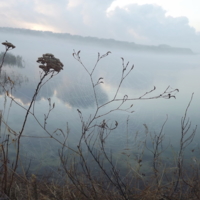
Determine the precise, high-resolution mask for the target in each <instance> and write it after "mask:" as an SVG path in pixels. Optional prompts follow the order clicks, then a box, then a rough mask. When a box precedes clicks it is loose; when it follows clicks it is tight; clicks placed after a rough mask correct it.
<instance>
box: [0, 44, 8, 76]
mask: <svg viewBox="0 0 200 200" xmlns="http://www.w3.org/2000/svg"><path fill="white" fill-rule="evenodd" d="M8 50H9V48H8V47H6V51H5V52H4V54H3V58H2V62H1V65H0V76H1V70H2V67H3V63H4V59H5V56H6V53H7V52H8Z"/></svg>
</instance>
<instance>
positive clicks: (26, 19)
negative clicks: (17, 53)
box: [0, 0, 200, 52]
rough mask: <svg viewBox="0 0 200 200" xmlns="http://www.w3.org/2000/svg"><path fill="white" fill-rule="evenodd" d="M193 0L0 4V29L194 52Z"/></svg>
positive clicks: (199, 19)
mask: <svg viewBox="0 0 200 200" xmlns="http://www.w3.org/2000/svg"><path fill="white" fill-rule="evenodd" d="M199 8H200V1H199V0H115V1H114V0H57V1H55V0H0V27H14V28H27V29H33V30H42V31H52V32H62V33H70V34H75V35H81V36H92V37H98V38H108V39H110V38H112V39H115V40H121V41H129V42H135V43H139V44H147V45H158V44H168V45H171V46H178V47H189V48H191V49H193V50H194V51H198V52H200V45H199V43H200V12H199Z"/></svg>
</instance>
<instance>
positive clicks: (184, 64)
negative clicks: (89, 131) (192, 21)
mask: <svg viewBox="0 0 200 200" xmlns="http://www.w3.org/2000/svg"><path fill="white" fill-rule="evenodd" d="M77 38H78V37H77ZM77 38H73V39H72V38H71V39H70V38H67V39H66V38H62V37H61V38H59V35H58V34H57V35H56V37H53V36H48V35H45V34H43V33H42V32H41V34H38V35H34V32H33V33H31V32H30V33H27V34H22V33H18V34H16V32H15V31H13V32H12V30H10V31H9V32H8V31H7V32H3V31H1V34H0V40H1V42H4V41H5V40H7V41H9V42H11V43H13V44H14V45H15V46H16V48H15V49H13V50H12V51H11V53H12V54H13V55H16V56H17V55H19V56H22V59H23V63H24V68H18V67H16V66H12V67H8V66H5V68H4V71H5V72H6V73H8V74H12V73H13V72H14V74H15V77H18V79H20V80H21V82H20V84H18V85H16V89H15V90H14V91H13V96H14V98H16V100H17V101H18V102H19V103H20V104H21V105H23V106H25V107H27V106H28V104H29V103H30V101H31V98H32V95H33V94H34V92H35V88H36V86H37V83H38V81H39V78H40V74H39V71H41V70H40V69H39V67H38V66H39V64H38V63H37V62H36V60H37V58H38V57H40V56H42V55H43V54H44V53H52V54H54V56H55V57H56V58H59V59H60V61H61V62H62V63H63V64H64V69H63V70H61V72H60V73H59V74H58V75H56V76H55V77H53V79H51V80H50V81H49V82H47V83H46V84H45V85H44V87H43V88H42V90H41V91H40V93H39V95H38V97H37V100H36V105H35V112H36V114H37V117H38V119H39V120H41V121H42V120H43V118H44V113H46V112H47V110H48V101H47V99H48V98H51V100H52V102H55V105H56V106H55V109H54V110H53V112H52V115H51V117H50V118H49V121H48V128H49V129H52V130H55V129H56V128H65V127H66V122H68V123H69V127H70V130H71V132H72V133H73V134H74V137H75V138H77V137H78V134H79V133H80V131H81V127H80V119H79V115H78V112H77V109H79V110H81V112H82V113H83V116H84V117H85V119H86V118H87V117H88V116H89V115H90V114H92V113H93V112H94V110H95V98H94V95H93V92H92V84H91V81H90V77H89V76H88V74H87V73H86V70H85V69H84V68H83V66H81V64H80V63H79V62H78V61H76V60H75V59H74V58H73V56H72V54H73V52H74V51H75V52H77V51H79V50H80V51H81V53H80V56H81V60H82V62H83V63H84V65H85V66H86V68H87V69H88V70H89V71H91V70H92V69H93V68H94V66H95V63H96V60H97V57H98V52H99V53H100V55H103V54H105V53H106V52H108V51H111V54H109V55H108V56H106V57H105V58H103V59H102V60H101V61H100V62H99V63H98V65H97V68H96V70H95V73H94V77H93V79H94V82H95V83H96V82H97V80H98V78H100V77H102V78H103V82H104V83H102V84H99V85H98V86H97V87H96V88H97V99H98V102H99V104H100V105H101V104H103V103H105V102H107V101H108V100H110V99H112V98H113V96H114V95H115V92H116V90H117V88H118V85H119V82H120V78H121V73H122V59H121V57H123V58H124V61H125V64H126V63H127V62H129V68H131V66H132V65H134V69H133V71H132V72H131V73H130V74H129V76H128V77H127V78H126V79H125V81H124V82H123V84H122V86H121V88H120V90H119V93H118V97H119V98H123V97H124V95H128V97H129V98H137V97H140V96H142V95H143V94H145V93H146V92H148V91H150V90H152V89H153V88H154V86H155V87H156V90H155V91H154V92H152V93H150V94H149V95H148V96H149V97H151V96H157V95H159V94H161V93H162V92H163V91H165V90H166V88H167V87H168V86H169V88H170V89H171V90H173V89H178V90H179V92H177V93H176V94H175V95H176V98H170V99H167V98H166V99H165V98H162V99H152V100H136V101H128V102H126V105H125V106H130V105H131V104H133V110H134V112H133V113H132V114H128V113H124V112H119V111H117V112H116V113H115V114H113V115H112V114H111V115H108V116H107V119H110V120H111V121H115V120H117V121H118V122H119V124H120V126H119V129H118V132H116V133H115V136H114V137H112V138H113V139H112V140H111V141H112V142H113V145H114V141H117V142H118V143H120V142H121V141H123V140H124V137H125V136H124V133H125V132H126V120H127V117H128V116H129V120H130V129H129V131H130V134H133V133H135V132H137V131H139V132H141V137H142V132H144V126H143V124H146V125H147V126H148V128H149V130H150V131H153V132H154V131H155V132H158V131H159V130H160V129H161V126H162V124H163V122H164V121H165V119H166V116H167V115H168V121H167V124H166V127H165V129H164V132H165V134H166V137H167V138H168V139H169V140H172V142H174V139H178V138H179V136H180V120H181V117H182V116H183V114H184V111H185V109H186V106H187V104H188V102H189V100H190V97H191V94H192V93H194V99H193V101H192V104H191V107H190V109H189V113H188V115H189V117H190V120H191V121H192V125H196V124H197V125H199V119H200V113H199V112H198V109H199V102H200V90H199V85H200V79H199V74H200V66H199V60H200V56H199V55H198V54H195V53H193V52H192V50H191V51H190V50H188V52H185V51H182V50H183V49H175V50H174V49H173V48H172V49H171V50H169V51H167V52H166V51H163V52H159V53H158V52H157V53H156V52H155V51H154V50H152V49H151V48H146V50H144V51H141V50H138V51H137V50H135V49H134V50H133V51H132V50H131V48H130V46H128V48H126V47H124V46H123V45H121V46H120V45H119V46H118V43H117V42H116V43H115V45H105V41H104V42H103V43H102V44H101V40H99V41H98V43H97V42H94V41H93V40H94V39H93V40H92V39H91V41H90V40H88V39H86V40H84V38H82V39H81V40H80V39H77ZM164 48H165V47H164ZM3 51H4V47H3V46H1V52H3ZM17 75H18V76H17ZM10 77H11V78H12V77H14V76H12V75H10ZM13 79H14V78H13ZM0 99H1V101H0V106H1V107H2V108H3V104H4V100H3V99H4V97H3V94H1V97H0ZM117 105H118V104H117V103H115V104H114V106H117ZM11 108H12V109H11V110H10V115H9V121H10V122H11V124H12V125H13V126H15V127H17V129H19V128H20V127H21V125H20V123H21V122H22V120H23V116H24V111H23V110H22V111H21V108H20V107H19V106H17V105H15V104H14V103H13V104H12V107H11ZM112 108H114V107H112V106H110V107H109V106H106V107H105V108H104V110H106V109H107V110H109V109H112ZM16 113H17V116H16ZM34 124H35V122H33V119H32V118H30V121H29V123H28V125H27V128H26V133H28V134H32V133H34V134H36V135H37V134H41V130H39V129H37V128H36V127H35V125H34ZM19 130H20V129H19ZM198 134H199V130H197V135H196V138H198V137H199V136H198ZM172 137H173V139H172ZM46 142H47V141H46ZM47 143H48V142H47ZM122 143H123V142H122ZM28 144H30V141H26V145H28ZM40 148H42V147H40ZM43 148H44V147H43ZM48 148H50V147H48Z"/></svg>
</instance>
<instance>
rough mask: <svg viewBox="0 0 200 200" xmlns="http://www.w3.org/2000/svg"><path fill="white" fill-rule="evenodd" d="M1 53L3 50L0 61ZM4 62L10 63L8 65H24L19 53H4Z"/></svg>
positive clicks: (0, 60)
mask: <svg viewBox="0 0 200 200" xmlns="http://www.w3.org/2000/svg"><path fill="white" fill-rule="evenodd" d="M3 54H4V52H1V54H0V63H1V62H2V59H3ZM4 64H6V65H10V66H17V67H24V65H23V60H22V56H19V55H17V56H15V55H13V54H11V53H7V54H6V57H5V60H4Z"/></svg>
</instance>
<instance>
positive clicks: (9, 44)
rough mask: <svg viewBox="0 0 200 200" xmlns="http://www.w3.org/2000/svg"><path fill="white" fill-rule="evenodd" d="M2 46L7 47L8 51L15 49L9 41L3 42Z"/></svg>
mask: <svg viewBox="0 0 200 200" xmlns="http://www.w3.org/2000/svg"><path fill="white" fill-rule="evenodd" d="M2 44H3V45H4V46H6V47H7V48H8V49H9V48H12V49H14V48H15V46H14V45H13V44H12V43H10V42H8V41H6V42H2Z"/></svg>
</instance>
